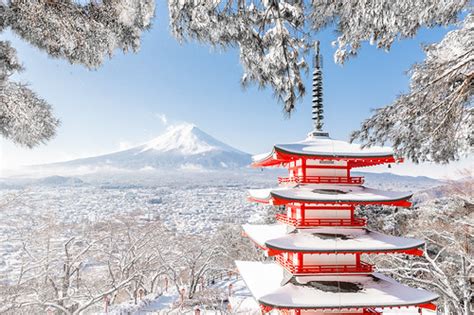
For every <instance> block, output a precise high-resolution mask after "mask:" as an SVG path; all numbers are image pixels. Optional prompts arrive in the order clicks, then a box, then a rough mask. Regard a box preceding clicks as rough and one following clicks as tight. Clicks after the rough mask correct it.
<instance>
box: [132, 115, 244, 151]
mask: <svg viewBox="0 0 474 315" xmlns="http://www.w3.org/2000/svg"><path fill="white" fill-rule="evenodd" d="M142 147H143V148H142V150H141V152H145V151H149V150H154V151H158V152H174V153H179V154H183V155H194V154H202V153H205V152H209V151H215V150H221V151H233V152H235V151H237V150H235V149H234V148H232V147H230V146H228V145H226V144H224V143H222V142H220V141H217V140H216V139H214V138H213V137H211V136H210V135H208V134H207V133H205V132H204V131H202V130H201V129H199V128H198V127H196V126H195V125H194V124H189V123H185V124H180V125H177V126H171V127H169V128H168V129H167V130H166V132H165V133H164V134H162V135H160V136H158V137H157V138H155V139H153V140H151V141H149V142H147V143H145V144H144V145H143V146H142Z"/></svg>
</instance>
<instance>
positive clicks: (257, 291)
mask: <svg viewBox="0 0 474 315" xmlns="http://www.w3.org/2000/svg"><path fill="white" fill-rule="evenodd" d="M236 265H237V268H238V269H239V272H240V274H241V275H242V278H243V279H244V281H245V283H246V285H247V287H248V288H249V290H250V291H251V293H252V295H253V296H254V297H255V299H256V300H257V301H258V302H259V303H260V304H263V305H266V306H270V307H275V308H290V309H292V308H297V309H325V308H366V307H395V306H413V305H419V304H424V303H429V302H431V301H433V300H435V299H437V298H438V296H437V295H436V294H434V293H431V292H428V291H425V290H422V289H414V288H410V287H408V286H405V285H403V284H400V283H398V282H396V281H395V280H393V279H391V278H389V277H386V276H384V275H382V274H379V273H373V274H369V275H350V276H341V275H332V276H328V275H325V276H295V277H293V278H291V279H290V280H289V281H285V279H288V277H287V276H285V273H284V270H283V268H282V267H281V266H279V265H278V264H276V263H262V262H249V261H237V262H236ZM285 282H286V283H285Z"/></svg>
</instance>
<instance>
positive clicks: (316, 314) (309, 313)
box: [293, 309, 363, 315]
mask: <svg viewBox="0 0 474 315" xmlns="http://www.w3.org/2000/svg"><path fill="white" fill-rule="evenodd" d="M348 313H354V314H362V313H363V310H346V309H345V310H344V312H342V313H341V312H337V311H334V312H330V311H325V312H320V311H308V310H301V313H300V314H301V315H303V314H304V315H328V314H330V315H338V314H348ZM293 314H296V313H293Z"/></svg>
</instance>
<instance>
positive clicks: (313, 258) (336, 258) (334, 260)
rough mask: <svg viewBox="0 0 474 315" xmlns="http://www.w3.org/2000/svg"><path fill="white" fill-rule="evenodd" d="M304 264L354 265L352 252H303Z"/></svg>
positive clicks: (354, 258) (354, 260)
mask: <svg viewBox="0 0 474 315" xmlns="http://www.w3.org/2000/svg"><path fill="white" fill-rule="evenodd" d="M303 264H304V265H355V264H356V255H353V254H339V255H336V254H303Z"/></svg>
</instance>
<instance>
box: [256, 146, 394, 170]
mask: <svg viewBox="0 0 474 315" xmlns="http://www.w3.org/2000/svg"><path fill="white" fill-rule="evenodd" d="M299 159H302V160H323V161H324V160H332V161H334V160H335V161H347V162H348V166H349V167H365V166H374V165H379V164H387V163H397V162H403V159H402V158H395V157H394V156H393V154H391V153H390V154H379V155H377V154H374V155H369V154H365V155H361V154H353V155H351V154H347V153H340V154H337V153H330V152H328V153H326V154H324V153H322V152H320V153H314V154H309V153H307V152H298V151H289V150H286V149H283V148H280V147H278V146H275V147H274V148H273V151H272V152H270V153H269V154H268V155H266V156H264V157H262V156H258V157H257V159H256V160H255V161H254V162H253V163H252V164H251V166H252V167H255V168H259V167H271V166H279V165H282V164H287V163H289V162H292V161H296V160H299Z"/></svg>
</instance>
